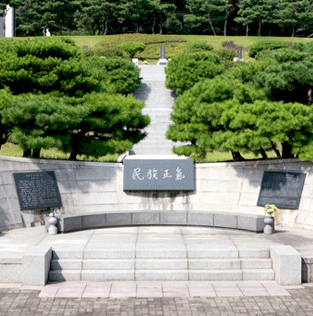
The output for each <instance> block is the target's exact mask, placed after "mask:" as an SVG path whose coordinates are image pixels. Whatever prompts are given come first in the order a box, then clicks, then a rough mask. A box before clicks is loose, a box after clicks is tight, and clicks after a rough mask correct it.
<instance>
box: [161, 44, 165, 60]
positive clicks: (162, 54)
mask: <svg viewBox="0 0 313 316" xmlns="http://www.w3.org/2000/svg"><path fill="white" fill-rule="evenodd" d="M160 50H161V59H164V58H165V46H161V49H160Z"/></svg>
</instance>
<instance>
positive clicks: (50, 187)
mask: <svg viewBox="0 0 313 316" xmlns="http://www.w3.org/2000/svg"><path fill="white" fill-rule="evenodd" d="M13 176H14V181H15V187H16V191H17V195H18V199H19V202H20V207H21V210H30V209H36V208H45V207H59V206H62V201H61V196H60V192H59V188H58V184H57V181H56V178H55V174H54V171H45V172H25V173H14V174H13Z"/></svg>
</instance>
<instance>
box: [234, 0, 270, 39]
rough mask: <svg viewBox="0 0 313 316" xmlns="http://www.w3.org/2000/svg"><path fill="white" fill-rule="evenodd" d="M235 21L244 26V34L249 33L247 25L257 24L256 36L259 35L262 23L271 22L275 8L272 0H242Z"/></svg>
mask: <svg viewBox="0 0 313 316" xmlns="http://www.w3.org/2000/svg"><path fill="white" fill-rule="evenodd" d="M239 7H240V10H239V11H238V17H237V18H236V19H235V21H236V22H238V23H241V24H243V25H244V26H245V27H246V36H248V34H249V25H250V24H252V23H257V24H258V34H257V35H258V36H261V32H262V25H263V24H264V23H272V22H273V12H274V9H275V1H274V0H242V1H241V3H240V6H239Z"/></svg>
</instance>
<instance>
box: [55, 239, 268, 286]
mask: <svg viewBox="0 0 313 316" xmlns="http://www.w3.org/2000/svg"><path fill="white" fill-rule="evenodd" d="M127 248H129V247H127V246H126V247H122V249H106V250H101V249H100V248H99V249H86V250H84V251H83V252H77V251H76V252H75V251H57V252H56V251H53V257H52V260H51V270H50V272H49V280H50V281H98V282H99V281H100V282H101V281H243V280H244V281H255V280H258V281H269V280H274V270H273V268H272V260H271V259H270V257H269V249H266V248H263V249H255V248H254V249H246V250H240V249H237V248H235V247H215V248H214V247H213V248H212V247H211V248H207V249H205V250H203V249H200V248H198V249H197V247H192V248H189V250H186V247H184V246H182V245H177V247H175V248H174V249H170V247H167V246H166V245H164V246H163V249H162V247H161V246H160V247H156V248H155V247H152V248H151V247H149V245H148V244H146V245H143V246H140V245H139V247H138V246H137V249H136V250H135V249H127ZM187 249H188V246H187Z"/></svg>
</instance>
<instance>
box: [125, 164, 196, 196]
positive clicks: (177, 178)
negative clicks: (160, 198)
mask: <svg viewBox="0 0 313 316" xmlns="http://www.w3.org/2000/svg"><path fill="white" fill-rule="evenodd" d="M124 190H125V191H191V190H194V167H193V160H191V159H151V160H150V159H125V160H124Z"/></svg>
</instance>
